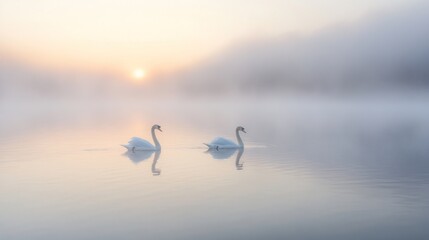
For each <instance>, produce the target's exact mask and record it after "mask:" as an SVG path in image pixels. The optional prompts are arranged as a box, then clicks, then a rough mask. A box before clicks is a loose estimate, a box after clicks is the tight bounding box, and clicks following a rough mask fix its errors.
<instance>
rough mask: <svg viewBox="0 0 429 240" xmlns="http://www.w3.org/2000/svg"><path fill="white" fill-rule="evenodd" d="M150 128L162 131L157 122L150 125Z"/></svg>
mask: <svg viewBox="0 0 429 240" xmlns="http://www.w3.org/2000/svg"><path fill="white" fill-rule="evenodd" d="M152 129H156V130H159V131H161V132H162V130H161V126H159V125H158V124H155V125H153V126H152Z"/></svg>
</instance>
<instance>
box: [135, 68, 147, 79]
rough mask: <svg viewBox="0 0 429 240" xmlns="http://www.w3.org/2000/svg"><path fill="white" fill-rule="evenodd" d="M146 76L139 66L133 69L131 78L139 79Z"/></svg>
mask: <svg viewBox="0 0 429 240" xmlns="http://www.w3.org/2000/svg"><path fill="white" fill-rule="evenodd" d="M145 76H146V72H145V71H144V70H143V69H141V68H136V69H134V71H133V78H134V79H136V80H141V79H143V78H144V77H145Z"/></svg>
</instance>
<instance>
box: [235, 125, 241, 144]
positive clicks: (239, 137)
mask: <svg viewBox="0 0 429 240" xmlns="http://www.w3.org/2000/svg"><path fill="white" fill-rule="evenodd" d="M235 135H236V136H237V142H238V145H240V147H243V140H241V136H240V131H239V130H238V129H237V130H236V131H235Z"/></svg>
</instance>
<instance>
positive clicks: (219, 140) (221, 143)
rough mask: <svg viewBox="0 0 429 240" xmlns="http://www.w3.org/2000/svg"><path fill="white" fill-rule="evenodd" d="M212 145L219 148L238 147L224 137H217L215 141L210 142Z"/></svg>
mask: <svg viewBox="0 0 429 240" xmlns="http://www.w3.org/2000/svg"><path fill="white" fill-rule="evenodd" d="M210 145H212V146H219V147H228V146H230V147H236V146H237V144H236V143H235V142H233V141H231V140H229V139H226V138H223V137H217V138H215V139H213V141H211V142H210Z"/></svg>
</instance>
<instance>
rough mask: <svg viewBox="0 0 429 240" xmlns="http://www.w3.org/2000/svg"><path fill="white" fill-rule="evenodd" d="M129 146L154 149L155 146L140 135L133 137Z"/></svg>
mask: <svg viewBox="0 0 429 240" xmlns="http://www.w3.org/2000/svg"><path fill="white" fill-rule="evenodd" d="M128 146H132V147H136V148H141V149H154V148H155V147H154V146H153V145H152V143H150V142H148V141H147V140H145V139H142V138H139V137H133V138H131V139H130V141H128Z"/></svg>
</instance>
